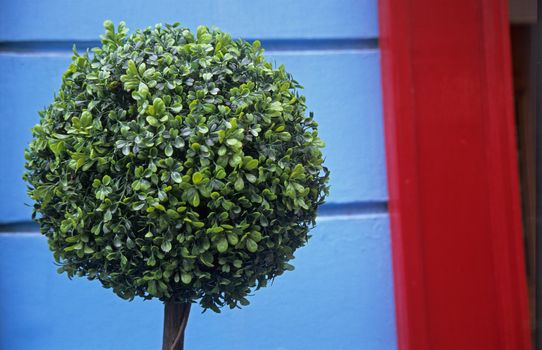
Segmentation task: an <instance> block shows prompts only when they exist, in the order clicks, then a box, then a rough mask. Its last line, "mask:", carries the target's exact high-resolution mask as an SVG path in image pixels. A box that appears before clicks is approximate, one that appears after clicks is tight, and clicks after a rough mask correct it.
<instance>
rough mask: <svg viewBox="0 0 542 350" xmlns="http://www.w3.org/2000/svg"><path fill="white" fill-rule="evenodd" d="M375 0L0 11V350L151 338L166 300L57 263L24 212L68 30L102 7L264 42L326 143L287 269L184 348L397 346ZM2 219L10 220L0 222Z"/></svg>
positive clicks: (129, 18) (82, 33)
mask: <svg viewBox="0 0 542 350" xmlns="http://www.w3.org/2000/svg"><path fill="white" fill-rule="evenodd" d="M376 7H377V6H376V0H372V1H371V0H343V1H337V0H325V1H311V0H298V1H288V0H280V1H277V0H276V1H273V2H263V1H262V2H259V1H254V0H253V1H248V0H246V1H245V0H235V1H210V0H207V1H199V2H197V3H196V2H195V1H193V2H192V1H191V2H181V1H179V0H168V1H160V2H151V1H143V0H135V1H134V0H132V1H116V2H108V1H105V0H99V1H96V0H95V1H85V2H82V1H77V2H75V1H68V0H64V1H63V0H51V1H44V2H36V1H30V0H19V1H11V2H8V3H5V2H4V3H3V4H2V11H0V78H1V79H0V147H1V148H0V149H1V150H2V152H1V153H0V193H1V194H2V196H1V199H0V231H3V232H0V293H1V295H3V297H2V298H0V348H1V349H9V350H11V349H14V350H15V349H25V350H26V349H98V348H101V349H158V348H159V347H160V340H161V327H162V324H161V322H162V306H161V304H160V303H158V302H141V301H135V302H132V303H128V302H125V301H122V300H120V299H118V298H117V297H116V296H114V295H113V294H112V293H111V291H109V290H105V289H102V288H101V287H100V286H99V285H98V284H97V283H96V282H88V281H86V280H73V281H69V280H68V279H67V278H66V277H65V276H63V275H62V276H61V275H57V274H56V272H55V270H56V267H55V266H54V265H53V259H52V256H51V254H50V252H49V251H48V249H47V242H46V241H45V239H44V238H43V237H41V236H40V235H39V234H38V233H36V232H35V228H34V227H33V226H31V225H30V226H29V225H26V223H27V222H28V221H29V218H30V213H31V210H30V208H29V207H27V206H25V203H28V202H29V199H28V198H27V196H26V194H25V190H26V189H25V185H24V183H23V182H22V180H21V174H22V172H23V170H24V169H23V164H24V159H23V150H24V147H25V146H26V144H27V143H28V141H29V139H30V131H29V129H30V128H31V127H32V125H34V124H35V123H36V122H37V121H38V115H37V110H39V109H41V108H43V107H44V106H45V105H47V104H48V103H49V102H50V101H51V99H52V96H53V93H54V91H55V90H56V89H58V87H59V84H60V77H61V73H62V72H63V71H64V70H65V69H66V67H67V65H68V63H69V61H70V55H71V53H70V49H71V43H73V42H76V43H78V45H79V47H86V46H89V45H94V42H96V41H97V39H98V36H99V34H101V32H102V22H103V20H104V19H107V18H109V19H112V20H113V21H115V22H118V21H120V20H124V21H126V22H127V25H128V27H129V28H137V27H144V26H147V25H152V24H155V23H158V22H174V21H180V22H181V23H182V24H183V25H186V26H189V27H191V28H195V27H196V26H197V25H198V24H206V25H217V26H219V27H220V28H221V29H223V30H225V31H229V32H230V33H232V35H234V36H236V37H243V38H247V39H255V38H258V39H262V42H263V46H264V48H267V57H268V58H269V59H271V60H273V61H275V62H277V63H283V64H285V66H286V68H287V70H288V71H290V72H292V74H293V75H294V77H295V78H296V79H297V80H298V81H300V82H301V83H302V84H303V85H304V86H305V94H306V96H307V103H308V105H309V108H310V109H312V110H313V111H314V112H315V116H316V118H317V120H318V122H319V124H320V130H321V135H322V138H323V139H324V140H325V141H326V144H327V148H326V149H325V155H326V157H327V159H326V163H327V165H328V166H329V167H330V168H331V170H332V181H331V196H330V198H329V203H328V204H326V206H325V207H324V208H323V209H322V211H321V215H320V217H319V219H318V227H317V228H316V229H315V231H314V232H313V239H312V241H311V242H310V243H309V245H308V246H307V247H305V248H303V249H301V250H300V251H299V252H298V253H297V259H296V261H295V265H296V271H294V272H291V273H287V274H286V275H284V276H281V278H278V279H277V280H276V281H275V283H274V285H273V286H271V287H269V288H267V289H265V290H261V291H258V292H257V293H255V295H254V296H253V297H252V298H251V301H252V303H251V305H250V306H249V307H247V308H245V309H243V310H233V311H229V310H228V311H225V312H223V313H222V314H220V315H216V314H213V313H206V314H204V315H201V314H199V313H198V312H194V313H193V316H192V318H191V320H190V324H189V328H188V330H187V337H188V339H187V342H188V348H189V349H210V348H213V349H240V350H243V349H315V350H317V349H382V350H388V349H395V348H396V338H395V325H394V310H393V289H392V276H391V257H390V246H389V227H388V216H387V212H386V209H385V208H386V206H385V204H386V200H387V193H386V174H385V155H384V145H383V130H382V102H381V91H380V90H381V87H380V66H379V51H378V48H377V45H376V42H377V40H376V39H377V35H378V34H377V20H376V19H377V13H376ZM6 231H12V232H10V233H7V232H6Z"/></svg>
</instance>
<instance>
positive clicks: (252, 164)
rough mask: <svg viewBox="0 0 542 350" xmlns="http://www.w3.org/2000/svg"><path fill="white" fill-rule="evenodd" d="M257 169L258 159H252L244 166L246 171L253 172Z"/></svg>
mask: <svg viewBox="0 0 542 350" xmlns="http://www.w3.org/2000/svg"><path fill="white" fill-rule="evenodd" d="M257 167H258V159H252V160H250V161H249V162H248V163H246V164H245V169H247V170H254V169H256V168H257Z"/></svg>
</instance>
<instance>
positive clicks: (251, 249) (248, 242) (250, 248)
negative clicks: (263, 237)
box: [245, 238, 258, 253]
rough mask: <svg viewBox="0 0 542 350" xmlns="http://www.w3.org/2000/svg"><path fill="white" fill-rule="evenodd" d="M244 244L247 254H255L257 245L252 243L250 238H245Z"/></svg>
mask: <svg viewBox="0 0 542 350" xmlns="http://www.w3.org/2000/svg"><path fill="white" fill-rule="evenodd" d="M245 242H246V246H247V249H248V251H249V252H251V253H255V252H256V251H257V250H258V243H256V242H254V241H253V240H252V239H251V238H247V239H246V241H245Z"/></svg>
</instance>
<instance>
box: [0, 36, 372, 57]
mask: <svg viewBox="0 0 542 350" xmlns="http://www.w3.org/2000/svg"><path fill="white" fill-rule="evenodd" d="M246 40H247V41H249V42H252V41H254V40H253V39H246ZM260 41H261V43H262V47H263V48H265V50H266V52H277V51H325V50H330V51H342V50H349V51H351V50H371V49H376V48H378V39H377V38H363V39H316V38H315V39H264V40H260ZM73 45H75V46H76V48H77V51H78V52H83V51H85V50H87V49H91V48H93V47H97V46H100V45H101V43H100V42H99V41H71V40H59V41H3V42H0V53H21V54H24V53H27V54H28V53H31V54H40V53H44V54H50V53H55V54H60V53H64V54H69V53H71V50H72V47H73Z"/></svg>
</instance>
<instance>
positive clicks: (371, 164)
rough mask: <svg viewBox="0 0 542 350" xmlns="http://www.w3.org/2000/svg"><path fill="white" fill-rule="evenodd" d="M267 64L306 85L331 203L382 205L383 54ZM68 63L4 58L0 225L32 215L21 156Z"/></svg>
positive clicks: (281, 57)
mask: <svg viewBox="0 0 542 350" xmlns="http://www.w3.org/2000/svg"><path fill="white" fill-rule="evenodd" d="M268 57H269V58H270V59H271V60H273V61H275V62H276V63H277V64H280V63H284V64H285V66H286V68H287V70H289V71H291V72H292V74H293V75H294V77H295V78H296V79H297V80H298V81H300V82H302V83H303V84H304V86H305V91H304V93H305V94H306V96H307V103H308V106H309V107H310V109H311V110H313V111H314V113H315V118H316V119H317V120H318V122H319V123H320V133H321V136H322V138H323V139H324V141H325V142H326V144H327V147H326V149H325V151H324V153H325V156H326V164H327V165H328V166H329V168H330V169H331V170H332V176H331V195H330V197H329V202H334V203H346V202H360V201H361V202H367V201H369V202H372V201H378V202H381V201H385V200H386V198H387V194H386V193H387V192H386V171H385V155H384V142H383V126H382V102H381V91H380V90H381V89H380V67H379V53H378V51H376V50H366V51H362V50H352V51H348V50H344V51H303V52H295V51H288V52H275V53H270V54H268ZM69 61H70V59H69V56H67V55H61V54H54V55H50V56H39V55H10V54H2V55H0V75H1V76H2V79H1V80H0V147H1V148H0V149H2V154H1V156H0V193H2V194H3V200H2V201H0V223H1V222H16V221H24V220H28V219H29V218H30V213H31V210H30V208H29V207H27V206H25V205H24V203H29V201H30V199H29V198H27V196H26V187H25V184H24V182H23V181H22V179H21V175H22V173H23V171H24V157H23V150H24V148H25V147H26V145H27V144H28V142H29V140H30V137H31V134H30V128H31V127H32V126H33V125H34V124H36V123H37V122H38V120H39V117H38V114H37V111H38V110H39V109H42V108H43V107H44V106H45V105H47V104H48V103H50V102H51V101H52V97H53V94H54V91H55V90H57V89H58V87H59V84H60V77H61V74H62V72H63V71H64V70H65V69H66V68H67V66H68V64H69Z"/></svg>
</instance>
